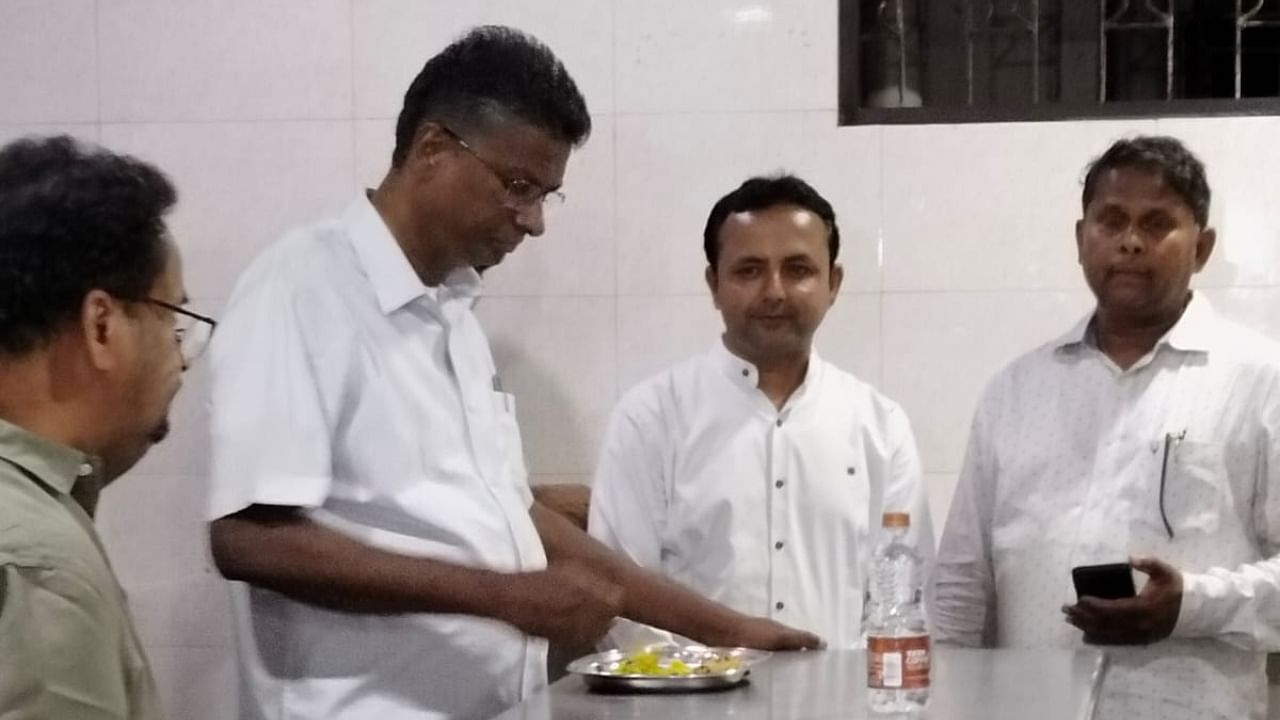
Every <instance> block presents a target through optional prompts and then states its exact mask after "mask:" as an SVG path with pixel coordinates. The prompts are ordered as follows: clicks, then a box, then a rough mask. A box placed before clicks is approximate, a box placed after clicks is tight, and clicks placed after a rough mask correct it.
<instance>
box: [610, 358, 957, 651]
mask: <svg viewBox="0 0 1280 720" xmlns="http://www.w3.org/2000/svg"><path fill="white" fill-rule="evenodd" d="M757 382H758V375H757V371H756V368H755V367H754V366H753V365H752V364H751V363H749V362H746V361H744V360H742V359H740V358H738V357H736V356H734V355H733V354H731V353H730V352H728V350H726V349H725V347H724V346H723V344H721V343H717V344H716V346H715V347H714V348H713V349H712V350H711V351H710V352H709V353H707V354H706V355H703V356H701V357H696V358H693V359H691V360H688V361H686V362H684V363H682V364H680V365H678V366H676V367H674V368H672V369H670V370H668V371H666V372H664V373H662V374H660V375H658V376H656V377H654V378H652V379H650V380H648V381H646V382H644V383H642V384H640V385H638V386H637V387H635V388H633V389H632V390H631V391H629V392H628V393H627V394H626V396H625V397H624V398H623V399H622V401H621V403H619V405H618V407H617V408H616V409H615V410H614V413H613V416H612V419H611V420H610V423H609V429H608V433H607V436H606V438H605V442H604V448H603V451H602V452H601V456H600V464H599V468H598V469H597V471H596V477H595V484H594V486H593V490H592V500H591V514H590V530H591V533H592V534H593V535H594V536H596V537H597V538H599V539H600V540H602V541H603V542H604V543H605V544H607V545H610V546H611V547H613V548H615V549H618V550H620V551H623V552H625V553H626V554H627V555H629V556H630V557H631V558H632V559H634V560H635V561H636V562H638V563H640V564H641V565H644V566H646V567H649V568H653V569H655V570H659V571H661V572H662V573H664V574H666V575H668V576H669V577H671V578H673V579H675V580H677V581H679V582H681V583H684V584H685V585H688V586H689V587H692V588H693V589H695V590H697V591H699V592H701V593H703V594H705V595H707V596H709V597H711V598H712V599H715V600H717V601H719V602H722V603H724V604H726V605H728V606H730V607H732V608H734V609H736V610H739V611H741V612H744V613H748V614H751V615H761V616H767V617H771V618H774V619H776V620H778V621H779V622H783V623H786V624H789V625H792V626H795V627H799V628H803V629H806V630H810V631H813V632H816V633H817V634H818V635H820V636H821V637H822V638H823V639H824V640H826V641H827V643H828V644H829V645H830V646H831V647H857V646H859V644H860V643H861V637H862V632H861V616H862V599H863V589H864V585H865V580H866V578H867V575H868V570H869V562H870V555H871V551H872V549H873V543H874V542H875V540H876V538H877V536H878V534H879V529H880V516H881V514H882V512H884V511H886V510H900V511H906V512H909V513H911V519H912V534H913V537H914V538H915V539H916V540H917V544H918V546H919V548H920V549H921V551H922V552H923V554H925V555H926V556H927V557H928V558H930V559H931V558H932V555H933V533H932V526H931V523H930V520H929V512H928V506H927V501H926V494H925V490H924V486H923V484H922V478H921V473H920V460H919V457H918V455H917V452H916V447H915V441H914V439H913V437H912V434H911V428H910V425H909V424H908V422H907V418H906V416H905V415H904V414H903V412H902V409H901V408H900V407H899V406H898V405H897V404H896V403H894V402H893V401H891V400H889V399H887V398H885V397H884V396H883V395H880V394H879V393H878V392H876V391H875V390H874V389H873V388H871V386H869V385H867V384H866V383H864V382H862V381H860V380H858V379H857V378H855V377H854V376H853V375H850V374H849V373H846V372H844V371H842V370H840V369H839V368H837V367H835V366H834V365H831V364H830V363H827V362H825V361H823V360H822V359H821V358H820V357H819V356H818V354H817V353H816V352H815V353H812V354H811V356H810V360H809V368H808V371H807V373H806V376H805V380H804V383H803V384H802V385H801V386H800V387H799V388H798V389H797V390H796V391H795V392H794V393H793V394H792V396H791V397H790V398H789V399H788V400H787V402H786V403H785V404H784V405H783V407H782V408H781V409H778V408H776V407H775V406H774V405H773V403H772V402H771V401H770V400H769V399H768V398H767V397H766V396H765V395H764V393H762V392H761V391H760V390H759V389H758V388H757Z"/></svg>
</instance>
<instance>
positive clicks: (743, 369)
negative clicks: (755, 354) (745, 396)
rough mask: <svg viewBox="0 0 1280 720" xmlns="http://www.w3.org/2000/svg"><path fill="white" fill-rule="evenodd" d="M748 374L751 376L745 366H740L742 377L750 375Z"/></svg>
mask: <svg viewBox="0 0 1280 720" xmlns="http://www.w3.org/2000/svg"><path fill="white" fill-rule="evenodd" d="M750 376H751V371H750V370H748V369H746V368H742V377H750Z"/></svg>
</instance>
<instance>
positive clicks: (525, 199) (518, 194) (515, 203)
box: [440, 125, 565, 210]
mask: <svg viewBox="0 0 1280 720" xmlns="http://www.w3.org/2000/svg"><path fill="white" fill-rule="evenodd" d="M440 129H441V130H444V131H445V132H446V133H448V134H449V137H451V138H453V140H454V142H456V143H458V145H460V146H461V147H462V149H463V150H466V151H467V152H468V153H470V154H471V157H473V158H475V159H476V161H478V162H479V163H480V164H481V165H483V166H484V169H485V170H488V171H489V174H491V175H493V176H494V177H495V178H497V179H498V182H500V183H502V189H503V191H504V198H503V202H502V204H503V206H505V207H507V208H508V209H511V210H521V209H526V208H532V207H534V206H536V205H542V206H543V207H544V208H548V207H558V206H560V205H563V204H564V199H565V198H564V193H562V192H560V191H559V190H546V189H543V187H542V186H540V185H538V184H537V183H534V182H530V181H528V180H524V179H522V178H512V177H507V176H506V175H505V174H504V173H502V172H501V171H500V170H498V169H497V168H496V167H494V166H493V165H492V164H491V163H490V162H489V161H488V160H485V159H484V158H483V157H481V156H480V153H478V152H476V149H475V148H473V147H471V144H470V143H468V142H467V141H466V140H465V139H464V138H463V137H462V136H461V135H459V134H458V133H456V132H454V131H452V130H450V129H449V128H447V127H445V126H444V125H441V126H440Z"/></svg>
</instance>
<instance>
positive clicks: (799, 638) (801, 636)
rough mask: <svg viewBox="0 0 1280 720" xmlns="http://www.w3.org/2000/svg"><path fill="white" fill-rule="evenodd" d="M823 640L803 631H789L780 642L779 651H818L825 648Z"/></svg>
mask: <svg viewBox="0 0 1280 720" xmlns="http://www.w3.org/2000/svg"><path fill="white" fill-rule="evenodd" d="M825 646H826V643H824V642H822V638H820V637H818V636H817V635H814V634H813V633H811V632H805V631H803V630H790V629H789V630H788V631H787V633H786V634H784V635H783V636H782V638H781V640H780V642H778V647H777V649H778V650H817V649H819V648H822V647H825Z"/></svg>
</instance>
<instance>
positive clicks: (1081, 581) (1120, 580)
mask: <svg viewBox="0 0 1280 720" xmlns="http://www.w3.org/2000/svg"><path fill="white" fill-rule="evenodd" d="M1071 580H1072V581H1073V582H1075V586H1076V598H1077V599H1079V598H1082V597H1084V596H1085V595H1088V596H1090V597H1096V598H1102V599H1103V600H1119V599H1120V598H1130V597H1133V596H1134V595H1136V594H1137V591H1136V590H1135V589H1134V587H1133V569H1132V568H1131V567H1130V566H1129V563H1108V564H1106V565H1081V566H1079V567H1073V568H1071Z"/></svg>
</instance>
